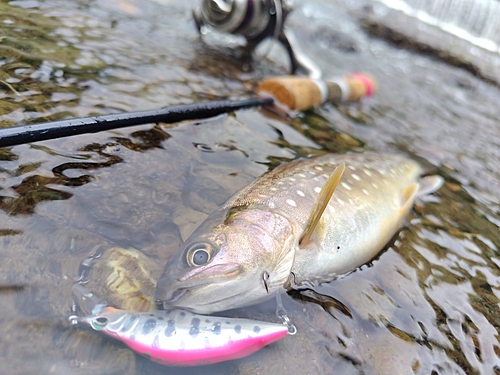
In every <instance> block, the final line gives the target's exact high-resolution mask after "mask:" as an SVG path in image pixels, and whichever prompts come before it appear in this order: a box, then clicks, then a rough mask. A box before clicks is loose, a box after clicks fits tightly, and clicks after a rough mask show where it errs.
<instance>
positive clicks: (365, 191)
mask: <svg viewBox="0 0 500 375" xmlns="http://www.w3.org/2000/svg"><path fill="white" fill-rule="evenodd" d="M361 191H362V192H363V193H365V194H366V195H370V193H369V192H368V190H366V189H363V190H361Z"/></svg>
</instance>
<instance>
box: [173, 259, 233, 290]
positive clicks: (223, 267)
mask: <svg viewBox="0 0 500 375" xmlns="http://www.w3.org/2000/svg"><path fill="white" fill-rule="evenodd" d="M240 272H241V266H240V265H239V264H237V263H226V264H215V265H210V266H202V267H199V268H195V269H193V270H191V271H189V272H187V273H186V274H185V275H184V276H181V277H179V278H178V279H177V281H179V282H184V281H187V280H190V279H199V278H203V279H220V278H227V277H232V276H236V275H238V274H239V273H240ZM204 284H208V282H206V283H204ZM204 284H200V285H199V286H202V285H204ZM196 287H197V286H196Z"/></svg>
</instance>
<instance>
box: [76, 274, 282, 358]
mask: <svg viewBox="0 0 500 375" xmlns="http://www.w3.org/2000/svg"><path fill="white" fill-rule="evenodd" d="M73 294H74V295H75V297H76V299H77V301H78V305H79V306H80V308H81V309H82V311H84V312H85V313H86V314H88V315H86V316H83V317H77V318H76V319H77V322H78V323H82V324H85V325H87V326H89V327H91V328H92V329H93V330H95V331H100V332H102V333H104V334H106V335H108V336H110V337H113V338H115V339H117V340H119V341H121V342H123V343H124V344H126V345H127V346H128V347H129V348H131V349H132V350H133V351H135V352H136V353H138V354H141V355H143V356H144V357H146V358H148V359H150V360H151V361H153V362H156V363H159V364H161V365H167V366H182V367H186V366H201V365H207V364H213V363H218V362H222V361H229V360H233V359H238V358H243V357H246V356H248V355H250V354H252V353H254V352H256V351H258V350H259V349H261V348H263V347H264V346H266V345H269V344H271V343H273V342H275V341H278V340H280V339H282V338H284V337H285V336H286V335H287V334H288V328H287V326H285V325H283V324H278V323H270V322H263V321H257V320H251V319H241V318H225V317H217V316H206V315H199V314H194V313H192V312H189V311H184V310H179V309H170V310H155V311H151V312H141V313H140V312H134V311H127V310H120V309H117V308H114V307H111V306H108V305H107V304H106V303H105V302H104V301H102V300H100V299H99V298H98V297H96V296H95V295H94V294H93V293H91V292H89V291H87V290H86V289H85V287H83V286H82V285H80V284H76V285H75V286H74V287H73ZM82 306H83V308H82ZM89 309H91V310H90V312H89Z"/></svg>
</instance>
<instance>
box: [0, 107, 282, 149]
mask: <svg viewBox="0 0 500 375" xmlns="http://www.w3.org/2000/svg"><path fill="white" fill-rule="evenodd" d="M272 104H273V99H271V98H265V99H260V98H254V99H246V100H214V101H207V102H199V103H194V104H180V105H174V106H169V107H164V108H161V109H156V110H150V111H140V112H124V113H117V114H111V115H102V116H93V117H84V118H74V119H69V120H61V121H53V122H45V123H41V124H33V125H22V126H14V127H11V128H3V129H0V147H8V146H15V145H20V144H24V143H32V142H38V141H44V140H47V139H55V138H61V137H68V136H71V135H78V134H85V133H96V132H100V131H103V130H111V129H117V128H124V127H127V126H134V125H140V124H148V123H157V122H164V123H169V124H171V123H174V122H179V121H184V120H196V119H204V118H209V117H214V116H217V115H220V114H222V113H227V112H231V111H235V110H239V109H246V108H252V107H260V106H266V105H272Z"/></svg>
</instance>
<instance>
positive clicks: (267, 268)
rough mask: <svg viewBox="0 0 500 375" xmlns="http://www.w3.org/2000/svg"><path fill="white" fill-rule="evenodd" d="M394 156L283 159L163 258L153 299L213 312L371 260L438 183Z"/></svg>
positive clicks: (335, 274)
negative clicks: (287, 161)
mask: <svg viewBox="0 0 500 375" xmlns="http://www.w3.org/2000/svg"><path fill="white" fill-rule="evenodd" d="M422 173H423V169H422V167H421V166H420V165H419V164H418V163H417V162H416V161H414V160H413V159H410V158H408V157H405V156H403V155H399V154H380V153H374V152H367V153H347V154H326V155H322V156H319V157H315V158H311V159H298V160H295V161H292V162H289V163H286V164H283V165H281V166H279V167H277V168H275V169H274V170H272V171H269V172H267V173H265V174H263V175H262V176H261V177H259V178H258V179H257V180H256V181H255V182H253V183H252V184H250V185H249V186H247V187H245V188H243V189H242V190H241V191H239V192H237V193H236V194H235V195H233V197H231V198H230V199H229V200H228V201H227V202H226V203H225V204H224V205H223V206H222V207H221V208H219V209H218V210H216V211H215V212H213V213H212V214H211V215H209V216H208V217H207V218H206V220H205V221H203V222H202V223H201V225H200V226H199V227H198V228H197V229H195V230H194V232H193V233H192V234H191V235H190V236H189V237H188V239H187V240H186V241H185V242H184V243H183V245H182V246H181V247H180V248H179V250H178V251H177V252H176V253H175V254H174V256H173V257H172V258H171V259H170V260H169V261H168V262H167V263H166V265H165V268H164V270H163V273H162V275H161V276H160V278H159V279H158V282H157V286H156V291H155V298H156V299H157V300H158V301H160V302H163V304H164V306H166V307H167V306H168V307H170V308H172V307H176V308H183V309H188V310H190V311H193V312H197V313H205V314H208V313H213V312H218V311H224V310H229V309H234V308H240V307H245V306H249V305H254V304H257V303H259V302H263V301H265V300H267V299H270V298H272V297H273V296H274V295H275V294H276V293H282V292H284V291H286V290H290V289H293V288H300V287H301V286H311V285H317V284H319V283H321V282H326V281H331V280H333V279H334V278H335V277H338V276H340V275H343V274H346V273H348V272H351V271H353V270H354V269H356V268H358V267H359V266H361V265H363V264H365V263H366V262H368V261H370V260H372V259H373V258H374V257H375V256H376V255H377V254H378V253H379V252H380V251H381V250H382V249H383V247H384V246H385V245H386V244H387V243H388V242H389V241H390V239H391V238H392V237H393V236H394V234H395V233H396V232H397V231H398V230H399V229H400V227H401V226H402V224H403V220H404V218H405V217H406V216H407V214H408V213H409V211H410V210H411V208H412V207H413V203H414V201H415V199H416V198H417V197H419V196H422V195H425V194H429V193H432V192H434V191H436V190H437V189H439V187H440V186H441V185H442V184H443V178H442V177H440V176H437V175H434V176H427V177H421V175H422Z"/></svg>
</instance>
